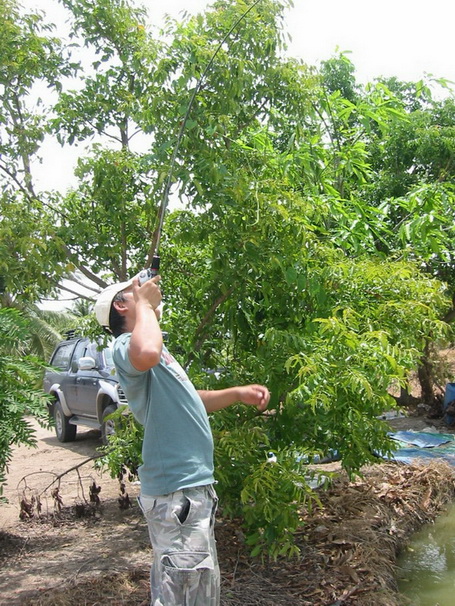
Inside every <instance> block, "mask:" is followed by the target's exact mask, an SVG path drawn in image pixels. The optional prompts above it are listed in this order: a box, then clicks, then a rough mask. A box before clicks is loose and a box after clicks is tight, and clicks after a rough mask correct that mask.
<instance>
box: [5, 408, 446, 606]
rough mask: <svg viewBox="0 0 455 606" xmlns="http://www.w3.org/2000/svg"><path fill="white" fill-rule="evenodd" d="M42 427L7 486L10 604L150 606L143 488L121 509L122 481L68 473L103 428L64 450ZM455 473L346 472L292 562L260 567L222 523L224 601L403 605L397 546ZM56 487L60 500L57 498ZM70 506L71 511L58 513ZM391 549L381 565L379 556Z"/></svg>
mask: <svg viewBox="0 0 455 606" xmlns="http://www.w3.org/2000/svg"><path fill="white" fill-rule="evenodd" d="M391 424H392V426H393V427H395V428H396V429H415V430H421V429H423V428H425V427H432V428H433V429H434V430H438V429H439V430H441V431H445V432H447V431H448V430H447V428H446V427H444V426H443V425H442V423H441V422H440V421H438V420H429V419H426V418H425V417H421V416H415V417H408V418H398V419H395V420H392V421H391ZM36 427H37V438H38V446H37V448H36V449H29V448H25V447H19V448H16V449H15V452H14V457H13V460H12V462H11V464H10V469H9V475H8V484H7V486H6V489H5V491H4V496H5V497H6V498H7V499H8V501H9V503H8V504H0V604H1V605H2V606H3V605H5V606H6V605H19V604H20V605H23V606H32V605H34V606H59V605H61V606H70V605H71V606H83V605H87V606H96V605H98V604H106V603H109V604H111V605H114V606H115V605H117V606H120V605H126V604H128V605H137V606H140V605H142V606H145V605H146V604H148V599H149V597H148V569H149V564H150V561H151V557H152V553H151V548H150V545H149V540H148V536H147V528H146V525H145V523H144V520H143V518H142V514H141V513H140V511H139V508H138V506H137V504H136V501H135V497H136V496H137V494H138V492H139V486H138V485H137V484H134V483H133V484H128V485H127V486H126V492H127V493H128V496H129V498H130V501H131V507H129V508H128V509H121V508H120V507H119V500H118V499H119V496H120V491H119V483H118V482H117V481H116V480H112V479H111V478H109V477H108V475H104V476H101V475H100V474H99V473H98V472H97V471H95V470H94V469H93V465H92V464H91V463H89V464H85V465H83V466H82V467H80V468H77V469H73V471H71V472H70V473H65V472H67V470H69V469H71V468H73V467H75V466H77V465H79V464H81V463H82V462H83V461H86V460H87V459H89V458H90V457H93V456H95V455H96V454H97V448H99V446H100V444H101V442H100V438H99V434H98V433H97V432H94V431H85V432H84V431H79V432H78V436H77V440H76V441H75V442H73V443H69V444H61V443H59V442H58V441H57V439H56V437H55V435H54V433H53V431H48V430H44V429H42V428H40V427H38V426H36ZM63 473H65V475H63V476H62V477H61V478H60V479H59V480H58V476H59V474H63ZM451 474H452V472H451V471H449V470H448V469H446V468H445V467H442V468H439V467H436V468H435V469H432V470H431V471H430V472H428V471H426V470H425V469H423V470H422V469H419V468H417V469H415V468H412V467H410V466H399V465H396V464H386V465H380V466H374V468H372V469H371V470H367V472H366V475H365V479H363V480H359V481H358V482H354V483H352V482H351V483H350V482H348V481H347V479H346V478H343V477H341V478H340V480H339V482H337V484H336V485H334V487H333V489H332V490H331V491H329V493H328V494H327V496H326V497H324V499H325V500H324V503H323V508H322V509H321V511H319V512H313V514H312V515H310V516H309V517H308V519H307V520H305V522H306V525H305V526H304V530H303V531H302V536H301V537H299V541H300V543H301V548H302V551H301V556H300V557H299V559H298V560H293V561H292V562H277V563H262V562H260V561H258V560H251V559H250V558H249V556H248V550H247V548H246V547H245V546H244V545H243V542H242V534H241V531H240V530H239V528H238V526H236V525H235V523H227V522H225V521H224V522H223V520H222V519H219V520H218V524H217V540H218V549H219V555H220V565H221V571H222V593H223V599H222V604H223V605H224V606H227V605H230V606H240V605H242V606H248V605H267V606H272V605H275V606H276V605H286V604H289V605H290V604H293V605H294V604H295V605H301V606H329V604H330V605H331V606H342V605H344V606H348V605H351V604H352V605H357V606H358V605H361V606H369V605H370V604H371V606H373V604H374V606H378V605H380V604H383V605H384V606H394V605H396V604H398V601H397V595H396V586H395V581H394V573H393V561H394V558H395V555H396V554H395V552H396V549H397V545H399V544H400V542H403V541H405V540H406V537H407V536H409V534H410V533H411V532H412V531H413V530H414V529H415V528H417V527H418V526H419V525H421V524H422V523H425V522H428V521H431V520H433V519H434V518H435V517H436V515H437V514H438V512H439V511H440V510H441V509H443V508H444V506H445V505H446V503H448V502H449V501H450V500H451V499H453V497H454V478H453V477H452V475H451ZM94 482H95V490H94V491H93V494H94V495H95V496H96V494H97V487H101V490H100V492H99V493H98V497H99V499H100V501H101V506H100V508H98V509H96V510H95V508H92V507H91V506H90V504H89V501H90V486H93V483H94ZM54 488H58V493H55V492H54V496H52V490H53V489H54ZM38 495H41V497H40V503H41V515H40V516H36V502H35V505H34V511H35V517H34V518H32V519H22V520H21V519H20V518H19V514H20V510H21V507H20V502H21V500H23V499H25V504H26V505H28V506H29V507H30V506H31V504H32V498H33V497H35V498H36V497H37V496H38ZM84 503H86V505H85V506H83V505H82V504H84ZM59 505H60V506H63V510H62V512H61V513H60V514H59V515H54V512H57V510H58V509H59ZM411 511H412V512H413V513H412V515H411V513H410V512H411ZM378 554H379V555H378ZM384 554H386V556H385V559H384V562H383V564H384V565H383V566H382V568H381V566H379V565H378V557H379V558H383V557H384ZM373 563H374V565H373ZM373 569H375V570H381V571H382V572H381V574H380V575H378V574H376V573H375V572H374V570H373ZM372 595H373V596H376V597H374V598H371V596H372Z"/></svg>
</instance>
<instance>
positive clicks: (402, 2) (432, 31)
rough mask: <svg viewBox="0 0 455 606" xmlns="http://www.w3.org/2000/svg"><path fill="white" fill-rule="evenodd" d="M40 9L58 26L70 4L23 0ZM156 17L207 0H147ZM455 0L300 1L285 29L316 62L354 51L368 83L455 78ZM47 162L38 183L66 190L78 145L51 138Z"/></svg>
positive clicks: (299, 52)
mask: <svg viewBox="0 0 455 606" xmlns="http://www.w3.org/2000/svg"><path fill="white" fill-rule="evenodd" d="M138 3H140V0H138ZM22 4H23V5H24V6H26V7H27V8H39V9H40V10H43V11H45V12H46V14H47V16H48V18H49V20H51V21H53V22H54V23H56V24H57V25H58V24H59V23H60V27H58V29H57V34H58V35H62V33H61V31H62V25H61V24H62V23H63V20H64V17H63V15H64V14H65V12H64V9H63V8H62V7H61V6H60V5H59V4H58V3H57V1H56V0H22ZM142 4H144V5H145V6H146V7H147V9H148V11H149V15H150V21H151V23H153V24H157V25H158V24H159V23H160V21H161V20H162V17H163V15H164V13H168V14H170V15H171V16H173V17H175V18H178V17H179V15H181V13H182V11H186V12H189V13H193V14H194V13H198V12H201V11H204V10H205V9H206V8H207V7H208V6H209V5H210V4H211V2H209V1H207V0H166V1H165V2H163V1H162V0H148V1H147V0H145V1H143V2H142ZM454 23H455V2H454V0H433V1H432V2H429V1H428V0H381V2H377V1H376V2H371V0H295V1H294V7H293V8H291V9H287V11H286V13H285V31H286V32H287V33H288V34H289V35H290V36H291V41H290V42H289V48H288V51H287V52H288V54H289V55H290V56H292V57H295V58H298V59H302V60H303V61H304V62H305V63H308V64H310V65H318V64H319V63H320V62H321V61H323V60H325V59H328V58H330V57H331V56H332V55H334V54H335V53H336V52H337V50H340V51H345V52H349V53H350V55H349V56H350V58H351V60H352V62H353V63H354V65H355V67H356V78H357V80H358V81H359V82H361V83H366V82H368V81H371V80H373V79H374V78H376V77H379V76H397V77H398V78H399V79H401V80H410V81H417V80H419V79H421V78H422V77H423V76H424V74H432V75H433V76H435V77H445V78H447V79H448V80H452V81H454V82H455V35H454V33H453V26H454ZM43 154H44V161H43V163H42V164H40V165H39V166H38V165H37V166H36V167H35V176H36V180H37V185H38V188H39V189H57V190H60V191H64V190H66V189H67V187H68V186H69V185H71V184H73V183H75V181H74V176H73V169H74V165H75V162H76V158H77V155H78V153H77V151H76V150H74V149H73V150H68V151H67V150H62V149H61V148H60V146H59V145H58V144H57V143H56V142H55V141H50V140H48V141H46V143H45V145H44V147H43Z"/></svg>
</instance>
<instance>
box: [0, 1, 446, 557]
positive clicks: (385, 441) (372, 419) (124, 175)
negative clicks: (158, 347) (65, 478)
mask: <svg viewBox="0 0 455 606" xmlns="http://www.w3.org/2000/svg"><path fill="white" fill-rule="evenodd" d="M285 4H286V3H285V2H279V1H274V0H264V1H263V2H261V3H259V4H257V5H254V6H253V5H252V4H248V7H249V8H251V10H250V11H249V12H248V14H246V15H245V16H244V17H242V19H241V20H239V18H240V17H241V16H242V15H244V12H245V8H246V5H245V3H244V2H243V1H240V0H238V1H236V2H226V1H224V0H219V1H218V2H216V3H215V4H214V6H213V7H212V8H210V9H209V10H208V11H207V12H206V13H204V14H203V15H198V16H195V17H192V18H190V19H187V20H184V21H183V22H181V23H176V22H173V21H171V20H169V21H168V22H167V24H166V27H165V31H164V32H163V36H160V37H159V38H154V37H152V35H151V33H150V31H149V29H148V28H147V26H146V21H145V18H144V14H143V12H142V11H141V10H139V9H137V8H135V7H134V6H132V5H130V4H128V3H126V2H120V0H99V1H94V0H93V1H89V0H83V1H82V2H72V1H70V0H65V6H67V7H68V9H69V10H70V11H71V14H72V15H73V20H74V38H73V42H74V43H75V44H76V43H79V44H84V45H86V47H87V48H88V49H91V50H92V52H93V60H92V61H91V62H90V63H89V65H88V66H87V67H86V70H85V72H84V76H83V78H82V81H81V86H80V87H79V88H78V90H75V91H71V90H65V91H64V92H62V94H61V95H60V96H59V100H58V102H57V103H56V105H55V115H52V116H51V122H50V125H49V128H50V129H54V131H53V132H55V133H58V136H59V138H60V140H61V142H62V144H64V145H67V144H72V143H73V142H76V141H79V142H87V141H90V140H91V139H92V138H94V137H96V138H97V141H96V143H94V144H93V145H92V148H91V151H90V153H88V154H87V155H85V156H84V157H83V158H81V160H80V162H79V165H78V168H77V176H78V178H79V184H78V186H77V187H75V188H74V189H73V190H72V191H69V192H67V193H66V195H65V196H64V197H63V198H59V197H58V196H53V197H52V204H46V205H42V206H41V207H40V214H39V215H38V213H36V212H35V214H30V213H29V212H28V208H27V204H26V203H25V202H24V199H23V198H20V197H17V196H15V197H14V198H13V199H12V200H13V201H12V202H10V198H9V199H8V203H14V208H12V210H11V212H10V217H13V216H14V215H17V214H18V213H21V212H25V216H26V219H27V221H26V220H24V234H23V235H24V237H23V238H21V239H20V240H19V244H18V246H15V245H11V249H12V250H14V252H15V253H16V261H17V265H15V266H14V267H15V268H16V270H17V271H16V274H17V273H18V271H19V268H20V267H21V264H22V263H24V259H23V257H24V252H23V251H24V250H26V249H25V235H26V233H27V232H29V233H31V234H32V235H33V234H34V233H35V232H34V231H33V230H36V234H37V237H36V240H37V241H39V242H40V243H44V247H43V251H45V252H43V255H42V257H41V263H42V262H43V261H45V265H46V271H47V272H48V274H47V275H48V282H49V283H50V282H52V284H54V285H55V284H58V283H59V280H60V279H61V277H62V276H64V275H65V276H66V275H70V277H72V278H74V277H76V276H77V275H82V276H84V279H89V280H91V281H92V282H91V284H92V288H93V289H94V292H95V291H96V290H97V289H98V288H100V287H102V286H103V285H105V284H106V283H107V282H108V281H111V280H123V279H125V278H126V277H127V276H130V275H132V274H134V272H135V271H137V270H138V269H139V268H141V266H143V264H144V261H145V262H148V261H149V260H150V257H151V254H152V253H153V251H154V244H155V242H156V237H157V233H156V226H157V221H156V219H157V215H158V214H159V207H160V204H162V203H163V201H165V199H164V195H165V192H166V183H167V181H168V179H169V177H171V182H172V184H173V189H174V193H175V194H178V195H179V196H180V198H181V201H182V202H184V203H185V205H184V208H182V209H179V210H177V211H174V212H169V213H168V214H167V215H166V220H165V225H164V227H165V229H164V232H163V238H162V252H163V289H164V295H165V300H166V310H167V311H166V313H165V326H164V328H165V329H166V330H167V331H168V332H169V338H170V341H171V344H172V349H173V351H175V352H176V353H177V354H178V356H179V357H180V359H181V361H182V362H183V363H184V365H185V366H186V367H187V368H189V372H190V374H191V376H192V378H193V379H194V381H195V383H197V385H198V386H199V387H201V388H210V387H213V386H219V387H223V386H228V385H232V384H235V383H238V382H249V381H257V380H260V381H261V382H264V383H266V384H268V385H269V386H270V388H271V390H272V396H273V399H272V404H271V413H270V414H267V415H264V416H263V417H257V416H255V415H254V411H251V410H250V409H248V410H245V409H241V408H239V409H237V408H235V407H234V408H233V409H230V410H228V411H223V412H221V413H220V414H218V415H216V416H214V417H213V420H212V425H213V430H214V434H215V437H216V458H217V461H218V465H217V469H218V472H217V473H218V478H219V480H220V484H219V491H220V493H221V494H222V495H223V502H224V503H225V505H224V506H225V511H226V512H227V513H231V514H232V515H238V514H241V515H242V516H243V519H244V520H245V523H246V524H247V526H248V533H247V534H248V537H249V538H248V541H249V542H250V544H251V545H252V546H253V548H254V550H255V553H259V552H260V551H261V550H265V551H269V552H270V553H271V554H272V555H275V556H276V555H278V554H280V553H281V554H292V553H295V549H294V546H293V541H292V534H293V531H294V530H295V528H296V527H297V526H298V524H299V511H298V508H299V506H300V505H301V504H302V503H307V504H308V503H311V500H312V499H313V498H314V495H312V493H311V489H310V486H309V483H308V477H307V475H306V474H307V466H306V464H307V463H308V461H311V460H313V459H315V458H317V457H320V456H326V455H333V454H334V452H336V453H337V454H338V456H340V457H341V459H342V464H343V465H344V467H345V468H346V469H347V471H348V472H349V473H351V474H355V473H359V472H360V469H361V467H362V465H363V464H364V463H367V462H371V461H374V460H376V457H377V456H378V454H381V455H382V454H384V455H386V454H387V453H388V452H389V451H390V448H391V443H390V441H389V438H388V436H387V428H386V427H385V425H384V424H382V423H381V422H380V421H379V420H378V418H377V417H378V415H379V414H380V413H382V411H383V409H384V407H389V406H390V407H392V406H393V405H394V400H393V399H392V398H391V397H390V396H389V395H388V389H389V387H390V385H391V384H395V383H396V384H398V385H405V383H406V375H407V373H408V371H409V370H410V369H412V368H415V366H416V365H417V364H418V361H419V359H420V357H421V356H422V354H423V353H424V352H425V350H426V347H427V344H428V343H429V342H432V343H440V342H443V341H444V339H445V338H449V337H450V333H449V328H448V325H447V324H446V323H444V322H442V321H441V318H443V317H447V314H448V313H449V312H450V311H451V308H452V303H451V300H450V296H449V292H448V290H447V288H446V287H445V286H444V284H443V283H441V282H440V281H439V280H438V279H437V277H435V276H434V275H429V273H428V270H429V268H430V263H431V262H432V259H433V257H432V255H433V254H437V255H440V256H441V257H442V256H443V255H444V254H445V252H444V251H447V254H448V256H449V258H451V257H450V255H451V251H452V246H451V235H452V231H451V230H452V229H453V221H452V223H450V221H451V218H452V217H451V215H450V216H449V215H447V217H446V216H445V211H448V212H449V209H450V205H451V200H452V197H451V196H452V193H451V189H450V184H448V183H443V184H441V183H440V182H439V181H437V180H436V181H435V179H437V178H438V177H437V175H439V176H440V175H441V167H442V166H443V161H441V162H439V163H438V162H434V164H432V165H431V167H430V166H429V162H430V159H431V158H432V156H431V154H430V153H429V151H428V149H426V148H425V145H424V144H423V142H422V145H420V146H417V147H413V144H412V142H411V141H402V140H401V139H400V140H399V134H400V133H407V130H406V125H407V124H409V123H410V122H413V120H414V119H415V122H413V124H414V126H415V127H416V129H417V128H418V127H419V124H427V125H428V124H429V123H428V122H427V120H428V119H429V118H428V115H427V113H426V112H427V111H429V110H428V103H427V104H426V105H425V104H424V105H422V107H420V108H419V110H416V111H420V112H423V113H421V114H420V117H418V116H411V114H410V106H409V104H408V101H407V100H404V99H403V96H402V95H401V93H400V94H398V93H399V92H400V91H397V92H394V90H392V89H391V88H389V87H388V86H386V84H385V83H384V82H376V83H373V84H371V85H369V86H367V87H364V88H363V87H359V86H357V85H356V83H355V78H354V69H353V66H352V65H351V64H350V63H349V61H348V60H347V59H346V57H340V58H338V59H337V60H336V61H332V62H327V64H326V65H325V66H324V69H323V73H321V74H320V73H318V72H317V70H315V69H314V68H311V67H308V66H305V65H302V64H301V63H299V62H297V61H294V60H289V59H285V58H283V56H282V53H281V51H282V48H283V46H282V45H283V36H282V32H281V29H280V24H281V16H282V11H283V8H284V6H285ZM234 24H236V27H235V28H234V29H232V27H233V25H234ZM231 30H232V31H231ZM228 32H231V33H230V36H228V38H227V39H226V40H225V42H224V43H222V41H223V40H224V39H225V37H226V34H227V33H228ZM217 49H219V50H218V52H217V54H216V60H215V61H213V63H212V64H211V67H210V70H209V71H208V72H207V73H206V74H205V78H204V80H203V81H202V82H201V80H200V78H201V76H202V74H203V73H204V71H205V68H206V67H207V66H208V65H210V61H211V59H212V58H213V55H214V52H215V50H217ZM198 84H202V86H198ZM193 93H194V104H193V106H192V107H191V111H190V113H188V115H187V112H188V107H189V103H190V99H191V98H192V95H193ZM433 109H434V108H432V109H431V111H433ZM444 115H445V114H444ZM448 115H449V118H448V123H449V122H450V115H451V114H450V111H449V110H448ZM185 117H186V120H185ZM432 119H433V118H432ZM419 120H422V121H423V122H419ZM430 123H431V124H432V122H431V120H430ZM448 129H449V130H448V131H447V138H446V139H445V143H444V146H445V147H444V149H445V148H447V149H450V136H451V134H450V125H449V126H448ZM137 132H140V133H141V137H142V143H143V149H142V150H141V149H139V146H137V147H134V142H135V140H137V139H136V137H137V136H139V135H137V134H136V133H137ZM419 132H420V133H421V135H422V137H423V131H419ZM179 133H180V134H179ZM395 136H396V138H395V142H396V145H397V147H398V146H399V145H400V146H401V145H402V146H403V147H408V148H409V149H412V150H413V153H414V156H412V157H413V158H417V157H418V158H420V160H421V164H422V166H419V171H418V174H416V176H415V179H414V180H413V181H412V183H407V182H406V183H405V182H404V181H405V178H406V175H407V174H408V172H407V170H406V169H405V168H404V166H405V165H403V166H402V167H400V171H398V172H399V175H401V176H402V177H403V182H402V183H401V186H402V188H401V190H400V192H401V193H400V195H399V196H397V195H396V191H395V190H394V191H393V192H392V191H391V190H386V188H385V187H383V189H382V190H381V189H380V188H379V187H378V183H379V184H382V185H384V184H386V185H387V183H388V182H390V181H392V178H393V176H394V175H392V169H393V168H394V167H395V164H394V162H389V157H390V156H391V155H392V151H393V145H392V144H390V145H391V147H389V148H388V152H387V153H386V154H383V153H382V150H383V149H387V145H388V141H389V139H391V140H393V138H394V137H395ZM403 136H404V135H403ZM398 140H399V145H398ZM107 141H109V144H108V143H107ZM427 143H428V145H429V146H430V148H431V146H432V145H436V144H437V139H436V138H435V137H431V138H429V139H428V141H427ZM144 149H145V151H144ZM416 150H418V151H419V155H418V156H417V155H416V154H417V151H416ZM445 153H446V152H445V151H444V150H441V154H440V158H441V160H443V158H444V157H445ZM409 157H411V155H410V156H409ZM173 160H174V161H175V162H174V163H173ZM424 162H426V163H427V164H425V166H423V164H424ZM446 164H447V163H446ZM449 168H450V166H449ZM397 180H398V179H397ZM381 191H382V193H381ZM386 191H387V194H386V193H385V192H386ZM397 191H398V190H397ZM435 192H436V193H435ZM433 194H435V195H433ZM436 194H437V195H436ZM26 200H27V201H28V198H27V199H26ZM24 209H25V210H24ZM451 212H453V211H451ZM33 219H34V221H33ZM11 223H12V221H11ZM11 223H10V225H11ZM422 226H424V227H425V229H422ZM419 230H420V234H421V235H420V237H419V235H418V232H419ZM40 234H42V237H39V235H40ZM21 246H22V248H21ZM435 247H437V251H435ZM5 252H6V250H5ZM76 280H77V278H76ZM32 283H33V284H37V283H36V281H35V282H33V281H32ZM76 283H77V282H75V284H76ZM9 287H10V288H14V282H13V280H10V282H9ZM40 289H41V290H43V289H44V285H43V284H42V283H39V284H38V285H37V286H36V287H35V290H34V291H33V292H34V294H35V295H36V294H37V293H38V292H41V291H40ZM27 294H28V293H27V292H26V293H22V292H18V293H17V296H21V297H22V296H24V297H25V296H26V295H27ZM31 294H32V292H30V296H31ZM214 370H216V371H217V372H215V373H214V372H212V371H214ZM208 371H210V372H208ZM131 431H132V432H133V434H134V436H136V435H137V434H136V433H134V432H136V431H138V430H137V427H136V426H135V425H134V423H133V429H131ZM133 434H131V433H130V434H129V436H127V437H126V438H125V440H124V441H123V437H122V436H121V435H119V437H118V440H117V442H116V444H117V450H116V452H114V453H113V455H112V458H111V459H110V461H111V464H112V468H113V469H114V470H115V469H117V471H120V470H121V469H122V462H121V461H122V459H121V458H120V455H119V454H118V453H119V452H121V455H122V457H125V456H126V457H127V459H126V460H127V461H129V462H131V465H132V466H134V465H135V464H136V463H137V441H135V440H132V439H131V435H133ZM133 442H135V447H134V448H133V450H134V452H133V454H131V456H130V452H131V449H130V448H129V447H130V446H134V444H133ZM269 451H272V452H273V453H274V455H275V457H276V461H275V462H274V463H273V462H272V461H271V460H270V459H269V457H268V452H269ZM116 453H117V454H116ZM123 460H125V459H123Z"/></svg>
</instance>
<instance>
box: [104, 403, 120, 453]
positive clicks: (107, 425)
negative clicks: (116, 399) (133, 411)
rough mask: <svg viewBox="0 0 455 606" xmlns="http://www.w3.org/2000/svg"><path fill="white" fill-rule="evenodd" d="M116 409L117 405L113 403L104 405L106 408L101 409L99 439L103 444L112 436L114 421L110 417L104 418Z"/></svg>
mask: <svg viewBox="0 0 455 606" xmlns="http://www.w3.org/2000/svg"><path fill="white" fill-rule="evenodd" d="M116 410H117V407H116V406H114V405H113V404H110V405H109V406H106V408H105V409H104V410H103V420H102V423H101V440H102V441H103V444H104V445H105V446H106V444H107V443H108V441H109V436H112V435H114V433H115V421H113V420H112V419H106V417H107V416H109V415H110V414H112V413H113V412H115V411H116Z"/></svg>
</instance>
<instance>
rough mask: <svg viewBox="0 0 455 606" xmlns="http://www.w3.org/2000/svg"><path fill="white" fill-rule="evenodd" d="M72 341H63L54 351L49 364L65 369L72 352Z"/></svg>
mask: <svg viewBox="0 0 455 606" xmlns="http://www.w3.org/2000/svg"><path fill="white" fill-rule="evenodd" d="M73 347H74V343H64V344H63V345H61V346H60V347H59V348H58V349H57V351H56V352H55V354H54V356H53V358H52V360H51V364H52V366H55V367H56V368H58V369H59V370H67V368H68V366H69V362H70V359H71V354H72V353H73Z"/></svg>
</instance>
